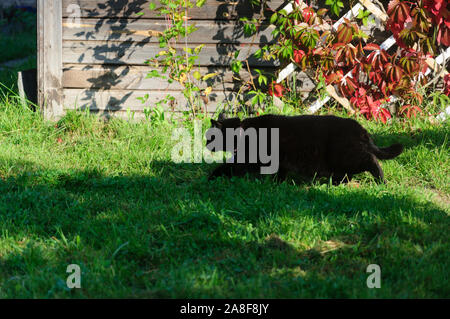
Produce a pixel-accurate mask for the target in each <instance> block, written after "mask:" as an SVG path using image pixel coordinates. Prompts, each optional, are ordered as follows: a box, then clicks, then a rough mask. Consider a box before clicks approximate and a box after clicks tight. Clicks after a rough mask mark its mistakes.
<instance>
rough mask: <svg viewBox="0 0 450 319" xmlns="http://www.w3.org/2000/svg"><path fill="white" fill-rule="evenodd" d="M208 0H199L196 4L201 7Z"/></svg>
mask: <svg viewBox="0 0 450 319" xmlns="http://www.w3.org/2000/svg"><path fill="white" fill-rule="evenodd" d="M205 2H206V0H198V1H197V3H196V4H195V5H196V6H197V7H199V8H201V7H203V5H204V4H205Z"/></svg>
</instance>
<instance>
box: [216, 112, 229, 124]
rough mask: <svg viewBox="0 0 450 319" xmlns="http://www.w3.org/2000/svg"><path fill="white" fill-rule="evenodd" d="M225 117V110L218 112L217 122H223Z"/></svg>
mask: <svg viewBox="0 0 450 319" xmlns="http://www.w3.org/2000/svg"><path fill="white" fill-rule="evenodd" d="M226 119H227V116H226V115H225V112H221V113H220V114H219V117H218V118H217V120H218V121H219V122H223V121H224V120H226Z"/></svg>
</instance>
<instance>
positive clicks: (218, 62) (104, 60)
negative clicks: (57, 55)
mask: <svg viewBox="0 0 450 319" xmlns="http://www.w3.org/2000/svg"><path fill="white" fill-rule="evenodd" d="M196 44H199V43H196ZM174 48H175V49H176V50H177V53H178V54H184V51H183V48H184V45H183V44H177V45H175V46H174ZM258 49H259V44H241V45H237V44H226V43H224V44H218V45H215V44H206V45H205V46H204V47H203V49H202V52H201V54H200V55H199V58H198V60H197V62H196V63H198V65H200V66H227V67H228V66H229V65H230V63H231V60H232V59H233V57H234V53H235V52H236V51H237V50H240V52H239V55H238V59H244V58H246V57H247V55H248V54H250V57H249V58H248V62H249V65H250V66H251V67H253V66H255V67H256V66H266V67H270V66H277V64H276V63H274V62H271V61H263V60H261V59H258V58H256V57H254V56H253V55H252V54H254V53H255V52H256V51H257V50H258ZM162 50H163V49H161V48H160V47H159V46H158V45H155V44H152V43H145V42H144V43H139V42H115V41H64V42H63V62H64V63H71V64H74V63H81V64H115V65H146V61H148V60H149V59H151V58H154V57H155V56H156V55H157V54H158V53H159V52H161V51H162Z"/></svg>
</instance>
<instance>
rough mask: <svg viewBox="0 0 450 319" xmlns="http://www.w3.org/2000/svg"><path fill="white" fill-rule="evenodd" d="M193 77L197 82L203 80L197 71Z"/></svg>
mask: <svg viewBox="0 0 450 319" xmlns="http://www.w3.org/2000/svg"><path fill="white" fill-rule="evenodd" d="M192 76H193V77H194V79H196V80H200V79H201V78H202V75H201V74H200V72H198V71H195V72H194V73H193V74H192Z"/></svg>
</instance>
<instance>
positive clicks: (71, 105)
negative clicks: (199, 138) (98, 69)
mask: <svg viewBox="0 0 450 319" xmlns="http://www.w3.org/2000/svg"><path fill="white" fill-rule="evenodd" d="M146 94H148V95H149V97H148V100H147V102H146V103H145V104H142V102H141V101H140V100H138V98H143V97H145V95H146ZM168 94H170V95H172V96H173V97H174V98H175V99H176V102H175V103H174V104H173V105H166V104H163V107H164V108H165V109H166V110H168V111H176V112H183V111H188V110H190V108H189V106H188V104H187V102H186V99H185V97H184V96H183V93H182V92H180V91H168V90H167V91H164V90H160V91H156V90H155V91H152V92H145V91H116V90H107V91H104V90H89V89H87V90H85V89H64V108H65V109H66V110H73V109H79V110H85V109H90V110H92V111H96V112H116V111H127V110H130V111H142V110H143V109H144V108H153V107H154V106H155V105H156V103H158V102H160V101H161V100H163V99H164V98H166V96H167V95H168ZM235 94H236V93H234V92H213V93H211V94H210V95H209V97H208V103H207V105H206V110H207V111H208V112H214V111H215V110H216V109H217V108H220V107H224V106H225V105H226V104H227V103H231V102H230V101H233V97H234V96H235ZM227 101H228V102H227Z"/></svg>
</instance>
